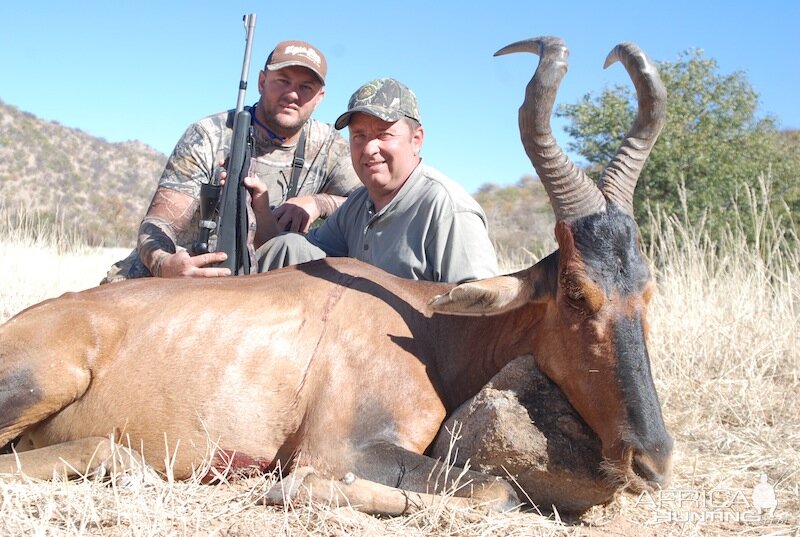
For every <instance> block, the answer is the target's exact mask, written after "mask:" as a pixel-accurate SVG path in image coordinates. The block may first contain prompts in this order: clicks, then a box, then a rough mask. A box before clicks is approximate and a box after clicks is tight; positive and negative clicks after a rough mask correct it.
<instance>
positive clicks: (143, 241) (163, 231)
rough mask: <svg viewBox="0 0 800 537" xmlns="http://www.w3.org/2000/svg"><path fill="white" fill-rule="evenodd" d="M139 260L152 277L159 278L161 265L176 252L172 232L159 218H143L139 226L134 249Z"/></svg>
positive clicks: (167, 224)
mask: <svg viewBox="0 0 800 537" xmlns="http://www.w3.org/2000/svg"><path fill="white" fill-rule="evenodd" d="M136 249H137V251H138V252H139V259H141V260H142V263H144V266H146V267H147V268H148V269H149V270H150V274H152V275H153V276H161V264H162V263H163V262H164V259H166V258H167V257H168V256H170V255H172V254H174V253H175V252H176V251H177V246H176V238H175V234H174V231H173V230H172V228H171V226H170V225H169V223H167V222H165V221H164V220H161V219H159V218H153V217H145V219H144V220H143V221H142V225H141V226H139V239H138V243H137V247H136Z"/></svg>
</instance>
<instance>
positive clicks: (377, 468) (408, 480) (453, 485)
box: [264, 442, 520, 515]
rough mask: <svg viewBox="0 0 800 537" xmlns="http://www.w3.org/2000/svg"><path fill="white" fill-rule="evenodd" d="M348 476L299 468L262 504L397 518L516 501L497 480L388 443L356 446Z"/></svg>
mask: <svg viewBox="0 0 800 537" xmlns="http://www.w3.org/2000/svg"><path fill="white" fill-rule="evenodd" d="M351 468H352V470H351V472H349V473H348V474H347V475H348V477H343V478H342V479H340V480H335V479H325V478H323V477H320V476H319V475H317V474H316V473H315V472H314V470H313V469H311V468H310V467H300V468H298V469H296V470H295V471H294V472H292V473H291V474H290V475H289V476H288V477H286V478H285V479H284V480H283V481H282V482H280V483H278V484H276V485H275V486H274V487H273V488H272V489H271V490H270V491H269V492H268V493H267V494H266V496H265V498H264V503H267V504H274V505H279V504H282V503H283V502H284V499H285V498H288V499H293V498H295V496H297V495H298V494H299V495H300V497H301V498H302V497H310V498H311V499H312V500H314V501H319V502H324V503H331V502H332V503H337V504H342V505H352V506H357V507H358V509H359V510H360V511H364V512H368V513H373V514H387V515H401V514H406V513H409V512H414V511H417V510H419V509H422V508H425V507H429V506H431V505H435V504H437V503H442V502H443V501H446V502H447V503H448V504H449V505H451V506H455V507H459V506H460V507H476V506H477V507H484V508H487V509H490V510H493V511H506V510H509V509H513V508H515V507H517V506H518V505H519V504H520V502H519V500H518V497H517V495H516V493H515V492H514V490H513V488H512V487H511V485H509V484H508V482H506V481H505V480H503V479H500V478H499V477H494V476H490V475H486V474H482V473H479V472H474V471H471V470H462V469H461V468H455V467H448V466H447V465H446V464H444V463H442V462H441V461H439V460H435V459H432V458H430V457H426V456H424V455H420V454H418V453H414V452H411V451H409V450H406V449H403V448H402V447H399V446H397V445H395V444H391V443H388V442H375V443H373V444H369V445H366V446H362V447H361V448H360V449H359V450H358V452H357V453H355V454H353V455H352V463H351Z"/></svg>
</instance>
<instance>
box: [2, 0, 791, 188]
mask: <svg viewBox="0 0 800 537" xmlns="http://www.w3.org/2000/svg"><path fill="white" fill-rule="evenodd" d="M652 4H653V3H650V2H626V1H622V2H603V3H600V2H572V1H560V2H536V1H532V0H526V1H515V2H511V1H504V0H493V1H487V2H467V1H464V0H462V1H459V2H449V1H438V2H437V1H436V0H426V1H418V0H405V1H403V2H371V3H369V2H367V3H365V2H349V1H336V0H321V1H317V0H311V1H305V2H303V1H296V2H291V3H290V2H281V3H279V2H264V1H259V2H255V1H225V2H222V1H215V2H209V1H205V0H195V1H192V2H189V1H174V2H169V1H161V2H150V1H146V0H142V1H139V2H130V1H124V0H118V1H115V2H96V1H81V0H75V1H71V2H66V1H59V0H53V1H42V0H28V1H27V2H25V3H24V4H23V3H22V2H19V1H16V2H15V1H7V2H3V3H2V5H0V20H2V21H3V30H2V31H0V99H2V100H3V101H4V102H5V103H6V104H11V105H14V106H16V107H17V108H19V109H21V110H24V111H28V112H31V113H33V114H35V115H37V116H39V117H42V118H44V119H48V120H55V121H58V122H60V123H61V124H63V125H66V126H69V127H75V128H79V129H81V130H83V131H86V132H88V133H90V134H92V135H94V136H100V137H103V138H105V139H106V140H108V141H111V142H119V141H125V140H132V139H138V140H141V141H142V142H144V143H147V144H148V145H151V146H152V147H154V148H156V149H157V150H159V151H161V152H163V153H169V152H170V151H171V149H172V147H173V145H174V144H175V142H176V141H177V139H178V138H179V136H180V135H181V134H182V133H183V131H184V129H185V128H186V126H188V124H189V123H191V122H192V121H194V120H197V119H199V118H201V117H203V116H206V115H209V114H211V113H214V112H217V111H221V110H224V109H227V108H232V107H233V106H234V104H235V102H236V96H237V89H238V79H239V74H240V72H241V67H242V57H243V52H244V29H243V26H242V22H241V18H242V15H243V14H245V13H250V12H255V13H256V14H257V16H258V22H257V26H256V30H255V40H254V44H253V57H252V63H251V69H250V78H249V80H250V87H249V90H248V95H247V101H248V102H255V101H256V100H257V98H258V91H257V86H256V80H257V76H258V70H259V69H260V68H261V67H262V66H263V63H264V60H265V59H266V56H267V54H268V53H269V51H270V50H271V49H272V47H273V46H274V45H275V43H276V42H277V41H280V40H282V39H292V38H296V39H305V40H307V41H310V42H312V43H314V44H315V45H317V46H318V47H319V48H320V49H321V50H322V51H323V52H324V53H325V54H326V56H327V59H328V64H329V75H328V85H327V94H326V96H325V100H324V101H323V103H322V105H320V107H319V108H318V110H317V113H316V117H317V118H319V119H321V120H323V121H328V122H333V121H334V120H335V119H336V117H337V116H338V115H339V114H340V113H341V112H343V111H344V110H345V107H346V105H347V101H348V98H349V97H350V94H351V93H352V92H353V91H354V90H355V89H356V88H357V87H358V86H359V85H361V84H362V83H364V82H366V81H368V80H370V79H373V78H377V77H383V76H391V77H395V78H397V79H399V80H400V81H402V82H404V83H405V84H406V85H408V86H409V87H410V88H411V89H413V90H414V91H415V93H416V94H417V96H418V98H419V101H420V108H421V113H422V120H423V125H424V126H425V129H426V139H425V146H424V148H423V156H424V157H425V159H426V161H427V162H428V163H429V164H431V165H433V166H435V167H437V168H439V169H440V170H441V171H443V172H444V173H446V174H447V175H449V176H450V177H452V178H453V179H455V180H457V181H459V182H460V183H461V184H463V185H464V187H465V188H466V189H467V190H468V191H470V192H475V191H476V190H477V189H478V187H479V186H480V185H481V184H483V183H487V182H492V183H497V184H511V183H515V182H516V181H517V180H519V178H520V177H521V176H523V175H526V174H531V173H533V169H532V167H531V165H530V163H529V161H528V160H527V158H526V156H525V154H524V151H523V149H522V146H521V144H520V142H519V133H518V129H517V109H518V107H519V105H520V103H521V101H522V98H523V92H524V88H525V84H527V81H528V80H529V79H530V77H531V75H532V74H533V71H534V69H535V67H536V57H535V56H533V55H528V54H517V55H512V56H503V57H498V58H494V57H492V54H493V53H494V52H495V51H496V50H497V49H499V48H501V47H502V46H504V45H506V44H508V43H511V42H513V41H517V40H519V39H524V38H528V37H533V36H537V35H558V36H561V37H563V38H564V39H565V40H566V42H567V45H568V46H569V47H570V49H571V56H570V70H569V72H568V73H567V75H566V77H565V79H564V82H563V84H562V87H561V91H560V93H559V95H558V99H557V103H574V102H577V101H578V100H579V99H580V98H581V97H582V96H583V95H584V94H586V93H589V92H594V93H599V92H600V91H602V90H603V89H604V88H605V87H607V86H609V85H615V84H629V82H628V80H627V78H626V76H625V73H624V69H623V68H622V66H621V65H619V64H616V65H614V66H612V67H611V68H609V69H608V70H603V68H602V64H603V60H604V59H605V56H606V54H607V53H608V52H609V51H610V50H611V48H613V46H614V45H615V44H617V43H619V42H621V41H633V42H635V43H637V44H639V45H640V46H641V47H642V48H643V49H644V50H645V51H647V53H648V54H649V55H650V56H651V57H652V58H653V59H655V60H657V61H663V60H667V61H674V60H676V59H677V58H678V55H679V54H680V53H681V52H682V51H685V50H687V49H691V48H701V49H703V50H704V51H705V55H706V56H707V57H711V58H714V59H716V60H717V61H718V62H719V66H720V72H721V73H731V72H733V71H737V70H741V71H744V72H745V74H746V75H747V77H748V79H749V80H750V82H751V84H752V85H753V87H754V89H755V90H756V91H757V92H758V93H759V95H760V104H761V107H760V110H759V113H760V115H764V114H772V115H775V116H777V117H778V118H779V120H780V123H781V126H782V127H783V128H794V129H797V128H800V106H798V97H797V95H798V91H799V90H798V88H800V60H799V59H798V54H799V52H798V51H800V38H798V37H797V25H798V23H799V22H800V2H787V1H781V2H778V1H770V0H766V1H762V2H760V5H759V6H756V5H755V3H753V2H749V3H744V2H735V3H732V2H702V1H698V0H695V1H692V2H689V1H684V0H674V1H671V2H659V3H658V4H655V5H652ZM554 130H555V133H556V136H557V138H558V139H559V141H560V143H561V145H562V146H564V147H565V146H566V143H567V142H568V138H567V136H566V134H564V133H563V124H560V123H558V122H554ZM344 134H345V136H346V132H345V133H344ZM96 179H97V181H98V182H99V183H102V178H96ZM156 179H157V178H154V181H155V180H156ZM99 186H100V187H101V188H102V185H101V184H100V185H99Z"/></svg>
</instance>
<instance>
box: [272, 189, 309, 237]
mask: <svg viewBox="0 0 800 537" xmlns="http://www.w3.org/2000/svg"><path fill="white" fill-rule="evenodd" d="M272 212H273V214H274V215H275V220H276V221H277V224H278V229H281V230H283V231H299V232H300V233H308V228H310V227H311V224H313V223H314V221H315V220H316V219H317V218H319V217H320V211H319V207H318V206H317V203H316V201H314V197H313V196H298V197H296V198H291V199H288V200H286V202H285V203H283V205H281V206H279V207H275V210H274V211H272Z"/></svg>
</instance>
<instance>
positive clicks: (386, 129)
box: [246, 78, 498, 282]
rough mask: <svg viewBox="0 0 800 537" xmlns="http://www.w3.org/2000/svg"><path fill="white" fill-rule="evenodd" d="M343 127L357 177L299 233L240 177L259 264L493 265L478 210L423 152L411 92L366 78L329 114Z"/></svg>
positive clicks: (420, 274) (488, 270)
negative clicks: (333, 206) (344, 195)
mask: <svg viewBox="0 0 800 537" xmlns="http://www.w3.org/2000/svg"><path fill="white" fill-rule="evenodd" d="M335 127H336V128H337V129H339V130H341V129H343V128H345V127H349V131H350V152H351V156H352V161H353V168H354V169H355V171H356V174H357V175H358V177H359V179H360V180H361V183H362V184H363V186H362V187H361V188H360V189H358V190H356V191H355V192H353V193H352V194H351V195H350V196H349V197H348V199H347V200H346V201H345V202H344V204H342V206H341V207H339V208H338V209H337V210H336V211H335V212H334V213H333V214H332V215H331V216H330V217H329V218H328V219H327V220H325V221H324V222H323V223H322V225H321V226H319V227H317V228H314V229H312V230H311V231H309V233H308V234H306V235H303V234H300V233H282V234H279V228H278V226H277V225H276V223H275V218H274V216H273V215H272V213H271V211H270V210H269V199H268V198H269V196H268V194H267V190H266V187H265V186H264V184H263V183H262V182H261V181H260V180H259V179H258V177H249V178H247V179H246V184H247V186H248V187H249V188H250V189H251V192H252V194H253V209H254V212H255V214H256V218H257V219H258V220H259V222H258V226H257V228H258V229H259V230H262V232H261V233H259V234H258V235H257V236H256V241H255V243H256V246H257V247H258V250H257V252H256V257H257V258H258V260H259V271H262V272H263V271H268V270H272V269H275V268H279V267H283V266H287V265H295V264H299V263H303V262H307V261H312V260H315V259H321V258H323V257H326V256H332V257H354V258H356V259H359V260H361V261H364V262H367V263H370V264H372V265H375V266H378V267H380V268H382V269H383V270H386V271H387V272H390V273H392V274H394V275H396V276H400V277H402V278H409V279H414V280H428V281H435V282H464V281H469V280H476V279H481V278H487V277H490V276H494V275H496V274H497V272H498V269H497V257H496V255H495V251H494V247H493V246H492V243H491V241H490V239H489V234H488V230H487V224H486V215H485V214H484V212H483V210H482V209H481V207H480V205H478V203H477V202H476V201H475V200H474V199H473V198H472V197H471V196H470V195H469V194H467V192H466V191H465V190H464V189H463V188H462V187H461V186H460V185H459V184H458V183H456V182H454V181H453V180H451V179H449V178H448V177H446V176H445V175H443V174H442V173H441V172H439V171H437V170H436V169H434V168H432V167H431V166H428V165H427V164H425V163H423V162H422V158H421V157H420V150H421V149H422V143H423V139H424V134H425V133H424V129H423V128H422V124H421V120H420V113H419V108H418V106H417V99H416V96H415V95H414V93H413V92H412V91H411V90H410V89H408V88H407V87H406V86H404V85H403V84H401V83H400V82H398V81H397V80H394V79H391V78H382V79H377V80H373V81H371V82H368V83H366V84H364V85H363V86H361V87H360V88H359V89H358V90H357V91H356V92H355V93H354V94H353V96H352V97H351V98H350V102H349V105H348V109H347V111H346V112H345V113H344V114H342V115H341V116H339V118H338V119H337V120H336V123H335Z"/></svg>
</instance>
